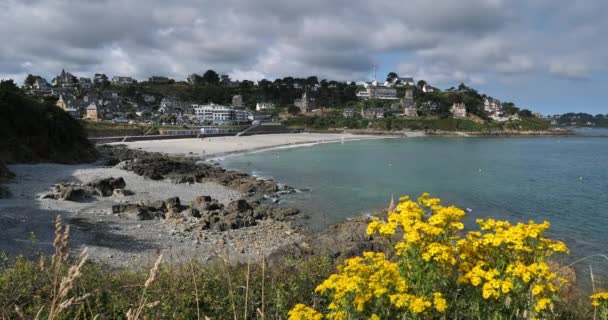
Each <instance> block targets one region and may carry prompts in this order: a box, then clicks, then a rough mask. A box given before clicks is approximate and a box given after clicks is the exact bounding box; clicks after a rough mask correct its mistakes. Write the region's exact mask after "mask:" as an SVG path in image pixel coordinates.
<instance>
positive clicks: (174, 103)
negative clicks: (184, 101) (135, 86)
mask: <svg viewBox="0 0 608 320" xmlns="http://www.w3.org/2000/svg"><path fill="white" fill-rule="evenodd" d="M180 106H181V102H180V101H179V100H178V99H177V98H176V97H164V98H163V99H162V100H160V107H161V108H177V107H180Z"/></svg>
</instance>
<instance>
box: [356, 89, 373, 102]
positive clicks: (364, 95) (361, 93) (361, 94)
mask: <svg viewBox="0 0 608 320" xmlns="http://www.w3.org/2000/svg"><path fill="white" fill-rule="evenodd" d="M357 98H359V99H361V100H367V99H369V98H370V92H369V91H368V90H361V91H359V92H357Z"/></svg>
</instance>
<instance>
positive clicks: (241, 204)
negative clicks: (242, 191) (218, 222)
mask: <svg viewBox="0 0 608 320" xmlns="http://www.w3.org/2000/svg"><path fill="white" fill-rule="evenodd" d="M251 209H252V208H251V206H250V205H249V203H247V201H246V200H245V199H238V200H235V201H232V202H230V203H229V204H228V205H227V206H226V211H228V212H245V211H248V210H251Z"/></svg>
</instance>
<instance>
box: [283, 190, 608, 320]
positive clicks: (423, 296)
mask: <svg viewBox="0 0 608 320" xmlns="http://www.w3.org/2000/svg"><path fill="white" fill-rule="evenodd" d="M464 215H465V213H464V211H463V210H461V209H459V208H456V207H454V206H449V207H446V206H442V205H441V204H440V200H439V199H434V198H430V197H429V196H428V194H424V195H423V196H421V197H420V198H419V199H418V200H417V201H412V200H410V199H409V198H407V197H404V198H402V199H401V202H400V203H399V204H398V205H397V207H396V208H394V210H391V211H390V212H389V214H388V219H387V220H386V221H383V220H378V219H376V220H374V221H372V222H371V223H370V224H369V225H368V230H367V232H368V234H369V235H371V236H373V235H379V236H380V237H383V238H385V239H386V240H387V241H388V242H389V243H392V245H391V246H388V248H385V249H386V251H387V252H386V253H382V252H365V253H364V254H363V256H361V257H355V258H352V259H349V260H347V261H346V262H345V263H344V264H342V265H341V266H340V267H339V268H338V272H337V273H336V274H333V275H331V276H330V277H329V278H327V279H326V280H325V281H323V282H322V283H321V284H320V285H319V286H318V287H317V288H316V289H315V290H316V292H318V293H320V294H322V295H323V296H324V297H326V298H327V299H328V305H327V306H326V307H323V308H318V310H319V311H316V310H314V309H312V308H309V307H306V306H305V305H298V306H296V307H295V308H294V309H292V310H291V312H290V319H294V320H295V319H320V318H321V317H322V316H325V317H326V318H327V319H446V318H459V319H553V318H557V317H559V316H560V314H558V313H557V312H556V309H555V308H554V307H555V305H556V303H558V302H559V301H560V299H561V298H560V288H561V287H562V285H563V284H564V283H566V282H567V280H565V279H563V278H560V277H559V276H558V274H557V273H556V272H555V271H554V270H552V269H551V268H550V267H549V264H548V263H547V259H548V258H549V257H550V256H551V255H553V254H555V253H567V252H568V248H567V247H566V245H565V244H564V243H563V242H560V241H553V240H550V239H548V238H545V237H544V236H543V234H544V232H545V231H546V230H547V229H548V228H549V223H548V222H546V221H545V222H543V223H541V224H537V223H534V222H533V221H530V222H528V223H517V224H515V225H512V224H511V223H509V222H508V221H498V220H493V219H488V220H478V221H477V224H478V225H479V229H478V230H477V231H469V232H468V233H467V234H466V236H462V235H461V233H462V230H463V229H464V225H463V223H462V222H461V220H462V218H463V217H464ZM599 298H600V297H598V299H599ZM601 298H603V296H602V297H601ZM606 298H608V295H607V296H606ZM598 301H599V300H598ZM602 301H606V300H602ZM602 303H604V302H602ZM596 304H597V305H598V306H599V305H600V304H601V303H600V302H597V303H596ZM606 305H608V301H607V303H606Z"/></svg>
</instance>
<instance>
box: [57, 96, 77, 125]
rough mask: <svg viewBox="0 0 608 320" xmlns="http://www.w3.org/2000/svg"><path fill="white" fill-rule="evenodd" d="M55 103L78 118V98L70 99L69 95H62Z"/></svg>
mask: <svg viewBox="0 0 608 320" xmlns="http://www.w3.org/2000/svg"><path fill="white" fill-rule="evenodd" d="M55 105H56V106H57V107H59V108H61V109H62V110H63V111H65V112H67V113H68V114H69V115H71V116H72V117H74V118H76V119H78V118H79V116H80V111H79V110H78V102H77V101H76V99H69V98H67V97H64V96H63V95H60V96H59V100H57V102H56V103H55Z"/></svg>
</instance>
